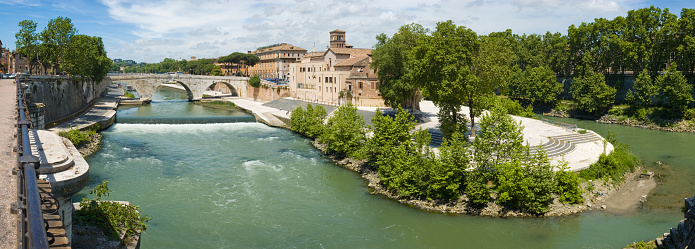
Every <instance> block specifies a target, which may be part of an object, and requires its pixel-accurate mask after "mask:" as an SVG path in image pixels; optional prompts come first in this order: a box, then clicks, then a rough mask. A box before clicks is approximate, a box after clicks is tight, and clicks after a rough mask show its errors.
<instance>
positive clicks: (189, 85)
mask: <svg viewBox="0 0 695 249" xmlns="http://www.w3.org/2000/svg"><path fill="white" fill-rule="evenodd" d="M104 80H110V81H111V82H114V83H115V82H123V83H126V84H128V85H130V86H131V87H133V89H134V90H135V91H137V92H138V95H139V96H140V98H152V94H153V93H155V92H156V91H157V87H159V86H160V85H162V84H174V83H175V84H179V85H181V86H183V88H185V89H186V92H188V100H190V101H197V100H200V99H202V98H203V92H205V90H206V89H208V88H209V87H210V86H211V85H212V84H215V83H223V84H225V85H227V87H229V89H230V90H231V91H232V93H233V94H234V93H235V95H236V96H239V97H242V98H246V96H247V93H246V83H247V82H248V80H249V78H247V77H236V76H205V75H187V74H119V75H108V76H106V78H105V79H104Z"/></svg>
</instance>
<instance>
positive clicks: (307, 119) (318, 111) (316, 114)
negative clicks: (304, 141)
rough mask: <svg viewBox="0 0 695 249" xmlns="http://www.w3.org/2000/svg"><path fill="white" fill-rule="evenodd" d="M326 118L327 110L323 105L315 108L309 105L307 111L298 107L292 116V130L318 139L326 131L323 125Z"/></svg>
mask: <svg viewBox="0 0 695 249" xmlns="http://www.w3.org/2000/svg"><path fill="white" fill-rule="evenodd" d="M325 117H326V109H324V108H323V106H321V105H317V106H316V107H313V106H312V105H311V104H307V106H306V111H305V110H304V109H302V107H301V106H298V107H297V108H296V109H294V111H292V114H290V130H292V131H294V132H297V133H299V134H302V135H304V136H307V137H310V138H317V137H319V136H321V135H322V134H323V133H324V132H325V130H326V127H325V126H324V125H323V120H324V118H325Z"/></svg>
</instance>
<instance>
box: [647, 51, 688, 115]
mask: <svg viewBox="0 0 695 249" xmlns="http://www.w3.org/2000/svg"><path fill="white" fill-rule="evenodd" d="M676 68H677V66H676V63H671V66H670V67H669V68H668V71H667V72H665V73H664V74H662V75H659V76H658V77H657V78H656V84H657V85H659V86H660V87H661V89H662V91H663V95H664V96H663V97H664V99H665V100H666V101H667V103H668V106H669V107H671V108H672V109H673V110H676V111H678V112H679V114H683V113H684V112H685V110H686V109H687V108H688V105H689V104H690V102H693V94H692V89H693V87H692V86H691V85H690V84H688V80H686V79H685V77H684V76H683V73H681V72H679V71H677V70H676Z"/></svg>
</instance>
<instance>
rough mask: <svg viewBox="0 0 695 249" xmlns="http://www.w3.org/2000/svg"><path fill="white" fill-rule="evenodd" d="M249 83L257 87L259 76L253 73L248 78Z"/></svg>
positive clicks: (259, 83) (259, 80)
mask: <svg viewBox="0 0 695 249" xmlns="http://www.w3.org/2000/svg"><path fill="white" fill-rule="evenodd" d="M249 85H251V86H252V87H256V88H258V87H259V86H260V85H261V77H260V76H258V75H254V76H253V77H251V78H249Z"/></svg>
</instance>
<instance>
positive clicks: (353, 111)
mask: <svg viewBox="0 0 695 249" xmlns="http://www.w3.org/2000/svg"><path fill="white" fill-rule="evenodd" d="M366 128H367V126H366V122H365V121H364V118H363V117H362V115H360V114H359V113H357V107H354V106H353V105H352V104H346V105H343V106H340V107H338V109H337V110H336V111H335V112H334V114H333V116H332V117H330V118H329V119H328V122H326V129H325V132H323V134H321V136H320V137H319V141H321V142H322V143H326V144H327V147H326V148H327V150H328V151H329V152H335V153H338V154H342V155H349V154H350V153H352V152H354V151H356V150H357V149H358V148H359V147H360V146H362V145H364V143H365V142H366V134H365V129H366Z"/></svg>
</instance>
